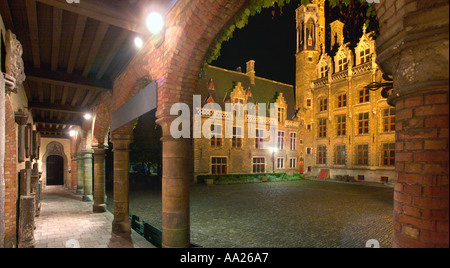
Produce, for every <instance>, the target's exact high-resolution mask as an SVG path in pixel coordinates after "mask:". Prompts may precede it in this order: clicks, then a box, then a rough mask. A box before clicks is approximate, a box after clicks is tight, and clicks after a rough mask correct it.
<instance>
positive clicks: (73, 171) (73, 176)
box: [70, 153, 78, 193]
mask: <svg viewBox="0 0 450 268" xmlns="http://www.w3.org/2000/svg"><path fill="white" fill-rule="evenodd" d="M70 158H71V160H72V162H71V168H70V191H71V192H73V193H76V192H77V180H78V178H77V177H78V172H77V170H78V162H77V158H78V155H77V154H76V153H75V154H70Z"/></svg>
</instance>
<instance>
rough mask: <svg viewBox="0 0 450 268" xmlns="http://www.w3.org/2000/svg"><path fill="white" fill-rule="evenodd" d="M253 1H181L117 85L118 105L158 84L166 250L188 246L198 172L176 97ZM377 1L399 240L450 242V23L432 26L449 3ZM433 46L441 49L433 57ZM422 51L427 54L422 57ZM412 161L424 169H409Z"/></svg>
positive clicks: (188, 92) (188, 91)
mask: <svg viewBox="0 0 450 268" xmlns="http://www.w3.org/2000/svg"><path fill="white" fill-rule="evenodd" d="M248 2H249V1H243V0H233V1H227V0H217V1H201V0H195V1H189V0H180V1H178V2H177V4H176V5H175V6H174V8H173V9H172V10H171V11H170V13H169V14H168V16H167V28H166V34H165V41H164V42H163V43H162V44H161V45H160V46H159V47H154V46H153V44H152V43H151V42H148V43H147V44H146V46H145V47H144V49H143V50H142V52H141V53H140V54H139V55H138V56H137V57H135V59H134V60H133V61H132V62H131V63H130V64H129V66H128V68H127V70H126V71H125V72H124V73H123V74H122V75H121V76H120V77H119V78H118V79H117V80H116V82H115V85H114V89H115V91H114V99H115V103H114V105H113V107H114V108H113V110H117V109H118V108H119V107H120V106H121V105H123V104H124V103H126V101H128V100H129V99H130V98H131V97H132V96H133V95H134V94H135V93H137V92H133V86H134V84H135V83H136V81H137V80H138V79H139V78H140V77H143V76H146V75H148V76H150V77H152V78H154V79H155V80H156V81H157V82H158V112H157V117H158V118H159V119H158V124H160V125H161V126H162V129H163V138H162V141H163V246H165V247H188V246H189V178H190V176H191V174H190V173H189V172H187V170H190V158H191V157H190V152H191V146H190V140H186V139H180V140H174V139H173V138H172V137H171V136H170V133H169V129H170V123H171V122H172V120H173V118H172V117H171V116H170V115H169V110H170V107H171V105H172V104H174V103H177V102H183V103H186V104H191V103H192V95H193V93H194V88H195V81H196V78H197V75H198V73H199V70H200V67H201V64H202V62H203V60H204V58H205V57H206V55H207V52H208V49H209V48H210V46H211V45H212V43H213V42H214V40H215V38H216V37H217V36H218V34H220V33H221V31H222V30H223V28H224V26H225V25H226V24H227V23H228V22H229V21H230V20H231V18H233V16H235V15H236V14H237V13H238V12H239V11H240V10H241V9H242V8H243V7H244V6H245V4H246V3H248ZM375 7H376V9H377V11H378V15H377V16H378V19H379V22H380V28H381V36H380V37H379V38H378V39H377V53H378V55H379V56H378V63H379V64H380V66H381V67H382V69H383V70H384V72H385V73H387V74H392V75H393V77H394V86H395V91H394V97H391V98H390V102H391V103H392V104H393V105H395V106H397V109H398V112H399V113H398V118H397V119H398V120H397V129H398V130H399V133H398V134H397V152H398V155H397V166H396V172H397V174H398V175H399V176H398V182H397V184H396V186H395V196H394V200H395V201H394V202H395V212H394V246H396V247H448V245H449V243H448V242H449V235H448V234H449V232H448V217H449V215H448V208H449V207H448V203H449V202H448V200H449V198H448V195H449V193H448V148H449V147H448V146H449V145H448V98H449V96H448V20H447V21H443V22H442V23H441V24H439V23H438V24H436V23H433V22H434V20H436V17H443V18H445V17H446V16H447V15H445V14H447V13H448V1H445V0H438V1H432V2H430V1H395V3H393V2H392V1H381V3H380V4H376V5H375ZM424 10H425V11H426V12H423V11H424ZM445 11H447V13H445ZM444 13H445V14H444ZM443 14H444V15H443ZM418 22H420V23H422V24H421V25H417V24H416V23H418ZM437 25H440V26H437ZM442 29H444V30H445V31H446V32H444V31H442ZM436 33H438V35H436ZM437 36H438V37H437ZM443 40H444V41H446V42H442V41H443ZM427 48H428V49H427ZM430 49H433V50H432V51H433V52H437V53H431V54H426V51H430ZM442 51H444V52H447V57H445V55H443V54H444V53H442ZM421 53H425V55H428V56H427V57H421V58H418V57H417V55H421ZM439 56H441V57H440V58H439V62H438V64H437V65H438V67H433V68H432V71H430V67H431V66H433V64H434V63H435V62H433V59H436V57H439ZM442 63H443V64H442ZM408 66H409V67H411V66H417V67H413V69H410V68H409V67H408ZM397 94H398V95H397ZM436 118H439V120H435V119H436ZM431 119H433V120H431ZM445 119H447V121H446V120H445ZM410 146H419V147H414V148H413V147H410ZM444 154H447V156H445V155H444ZM436 155H438V156H439V157H438V158H437V157H435V156H436ZM169 162H170V164H169ZM411 163H414V164H416V165H415V166H414V167H415V168H416V169H413V168H412V166H407V165H409V164H411ZM436 169H438V170H439V172H438V173H436V171H435V170H436Z"/></svg>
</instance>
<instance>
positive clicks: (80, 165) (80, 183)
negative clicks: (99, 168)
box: [77, 152, 84, 195]
mask: <svg viewBox="0 0 450 268" xmlns="http://www.w3.org/2000/svg"><path fill="white" fill-rule="evenodd" d="M83 188H84V160H83V153H82V152H79V153H77V195H83V194H84V189H83Z"/></svg>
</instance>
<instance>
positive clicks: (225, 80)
mask: <svg viewBox="0 0 450 268" xmlns="http://www.w3.org/2000/svg"><path fill="white" fill-rule="evenodd" d="M211 79H212V81H213V83H214V90H213V92H211V90H208V88H209V87H208V84H209V82H210V81H211ZM237 83H241V84H242V87H243V88H244V90H246V92H249V91H250V92H251V97H249V99H248V101H249V102H253V103H255V104H257V103H266V104H267V103H269V101H270V100H271V99H272V98H273V97H274V96H275V94H276V92H278V93H283V95H284V98H285V100H286V103H287V105H288V111H287V116H288V119H289V120H290V119H292V118H293V117H294V115H295V112H296V107H295V106H296V102H295V92H294V86H292V85H288V84H285V83H281V82H277V81H273V80H269V79H265V78H261V77H255V84H254V85H252V84H251V82H250V78H249V76H248V75H247V74H245V73H242V72H238V71H230V70H227V69H222V68H219V67H215V66H211V65H207V66H206V68H205V70H204V75H203V77H202V78H201V79H200V80H199V82H198V91H197V93H199V94H201V95H202V99H203V100H204V99H206V98H208V96H209V95H211V96H212V97H213V99H214V101H215V102H216V103H218V104H219V105H220V106H221V107H222V109H224V108H225V105H224V103H225V100H226V99H228V98H229V97H230V93H231V92H232V91H233V89H234V87H235V86H236V85H237ZM203 105H204V104H203Z"/></svg>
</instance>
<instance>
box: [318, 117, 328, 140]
mask: <svg viewBox="0 0 450 268" xmlns="http://www.w3.org/2000/svg"><path fill="white" fill-rule="evenodd" d="M318 121H319V122H318V133H317V136H318V137H319V138H326V137H327V119H326V118H319V119H318Z"/></svg>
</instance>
